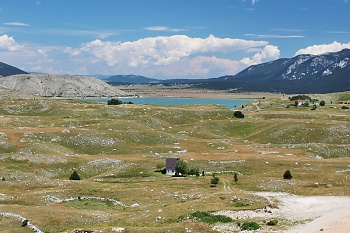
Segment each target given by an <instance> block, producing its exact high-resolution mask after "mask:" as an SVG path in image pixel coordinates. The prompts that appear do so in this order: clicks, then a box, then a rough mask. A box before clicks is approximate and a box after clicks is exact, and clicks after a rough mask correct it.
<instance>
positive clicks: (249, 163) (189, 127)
mask: <svg viewBox="0 0 350 233" xmlns="http://www.w3.org/2000/svg"><path fill="white" fill-rule="evenodd" d="M0 94H1V97H2V101H1V102H0V105H1V106H0V125H1V128H0V138H1V143H0V160H1V163H0V166H1V167H0V177H1V178H2V179H1V180H0V190H1V191H0V215H1V216H2V217H0V225H1V228H2V229H5V232H18V233H22V232H33V231H34V232H69V233H70V232H79V231H82V230H85V231H91V232H190V231H191V232H218V231H217V230H218V229H223V227H224V226H223V225H222V224H221V223H206V222H203V221H201V220H199V219H195V218H193V217H192V216H193V213H195V212H196V211H204V212H209V213H214V212H215V211H222V210H236V211H237V210H240V211H241V210H254V211H255V210H263V208H264V207H267V206H270V207H269V208H277V207H278V205H279V204H280V203H275V205H277V206H272V207H271V202H270V200H269V199H268V198H266V197H264V196H262V195H260V194H259V193H258V192H283V193H287V194H293V195H309V196H310V195H321V196H349V195H350V188H349V187H350V186H349V184H350V179H349V177H348V176H349V173H350V158H349V150H350V146H349V135H350V117H349V116H350V114H349V110H348V109H347V108H346V106H347V105H348V104H346V103H348V102H350V93H348V92H344V93H334V94H325V95H312V98H315V99H318V100H317V101H316V100H315V104H316V105H317V109H316V110H311V107H312V105H310V106H309V107H306V106H298V107H295V106H294V105H293V104H294V102H293V101H290V100H289V97H291V96H287V95H280V96H278V97H273V98H265V99H259V100H256V101H254V102H252V103H248V104H247V105H244V106H240V107H239V108H238V109H236V110H240V111H242V112H243V113H244V115H245V118H234V117H233V111H231V110H229V109H227V108H224V107H220V106H216V105H190V106H177V107H163V106H155V105H135V104H134V105H117V106H110V105H105V104H103V103H85V102H79V101H73V100H65V99H49V98H35V99H34V98H32V97H31V96H28V98H23V96H22V97H21V98H14V97H15V96H16V92H15V91H11V90H8V89H1V92H0ZM22 95H23V94H22ZM321 100H324V101H325V106H318V103H319V102H320V101H321ZM287 106H289V107H288V108H287ZM343 106H345V107H343ZM242 107H243V108H242ZM167 157H180V158H181V159H183V160H185V161H186V162H187V164H188V166H189V167H193V168H198V169H199V170H200V171H204V173H205V176H204V177H203V176H200V177H195V176H187V177H180V178H174V177H169V176H166V175H163V174H161V173H160V172H157V171H158V170H160V169H162V168H163V167H164V163H165V158H167ZM287 169H288V170H290V171H291V173H292V175H293V178H292V179H291V180H285V179H283V173H284V172H285V171H286V170H287ZM73 171H77V172H78V174H79V175H80V177H81V180H69V177H70V176H71V174H72V173H73ZM234 172H236V173H237V174H238V182H237V183H235V182H233V173H234ZM213 174H216V176H217V177H218V178H219V183H218V185H216V186H215V187H211V179H212V178H213V177H212V175H213ZM273 211H274V210H273ZM272 218H273V219H275V218H277V219H278V224H277V225H274V226H268V225H267V224H266V222H269V221H270V220H272ZM25 219H27V220H29V224H28V225H27V226H21V224H23V221H24V220H25ZM308 220H309V219H308V217H305V218H304V219H303V218H302V219H299V218H298V219H297V218H295V219H294V218H287V217H283V215H280V216H277V217H276V216H274V215H264V217H261V216H260V217H259V216H257V217H254V218H253V219H246V218H245V217H244V216H243V215H242V217H241V218H240V219H238V220H237V219H233V222H230V223H225V224H226V225H225V227H230V229H236V230H232V232H239V225H240V224H242V223H244V222H246V221H255V222H257V223H259V225H260V226H261V229H262V230H263V231H275V232H277V231H284V230H287V229H289V228H291V227H293V226H295V225H298V224H300V223H302V222H305V221H308ZM30 227H31V228H30Z"/></svg>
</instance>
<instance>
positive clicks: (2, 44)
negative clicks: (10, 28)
mask: <svg viewBox="0 0 350 233" xmlns="http://www.w3.org/2000/svg"><path fill="white" fill-rule="evenodd" d="M21 48H22V46H21V45H19V44H17V43H16V42H15V40H14V39H13V37H9V36H8V35H6V34H4V35H2V36H0V50H8V51H16V50H19V49H21Z"/></svg>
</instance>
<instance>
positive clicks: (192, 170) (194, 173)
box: [188, 167, 199, 176]
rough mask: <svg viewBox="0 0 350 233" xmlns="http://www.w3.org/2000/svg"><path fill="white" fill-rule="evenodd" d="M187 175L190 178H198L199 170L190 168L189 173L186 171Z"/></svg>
mask: <svg viewBox="0 0 350 233" xmlns="http://www.w3.org/2000/svg"><path fill="white" fill-rule="evenodd" d="M188 175H190V176H199V168H198V167H196V168H191V169H190V170H189V171H188Z"/></svg>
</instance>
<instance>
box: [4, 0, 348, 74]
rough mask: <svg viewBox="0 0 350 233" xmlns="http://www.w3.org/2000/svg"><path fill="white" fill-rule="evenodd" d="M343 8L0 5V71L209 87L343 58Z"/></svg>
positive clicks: (73, 1)
mask: <svg viewBox="0 0 350 233" xmlns="http://www.w3.org/2000/svg"><path fill="white" fill-rule="evenodd" d="M349 22H350V0H0V62H4V63H7V64H9V65H12V66H15V67H18V68H20V69H22V70H24V71H27V72H40V73H49V74H70V75H96V74H100V75H117V74H134V75H143V76H146V77H149V78H157V79H172V78H188V79H202V78H216V77H219V76H223V75H234V74H236V73H238V72H240V71H242V70H243V69H245V68H247V67H248V66H250V65H255V64H259V63H263V62H268V61H272V60H276V59H279V58H291V57H293V56H296V55H299V54H314V55H317V54H322V53H326V52H337V51H340V50H342V49H344V48H350V24H349Z"/></svg>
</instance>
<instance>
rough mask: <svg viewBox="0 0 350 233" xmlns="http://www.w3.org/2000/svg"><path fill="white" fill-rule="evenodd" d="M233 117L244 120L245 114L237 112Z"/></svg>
mask: <svg viewBox="0 0 350 233" xmlns="http://www.w3.org/2000/svg"><path fill="white" fill-rule="evenodd" d="M233 116H234V117H236V118H244V114H243V113H242V112H241V111H235V112H234V113H233Z"/></svg>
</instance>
